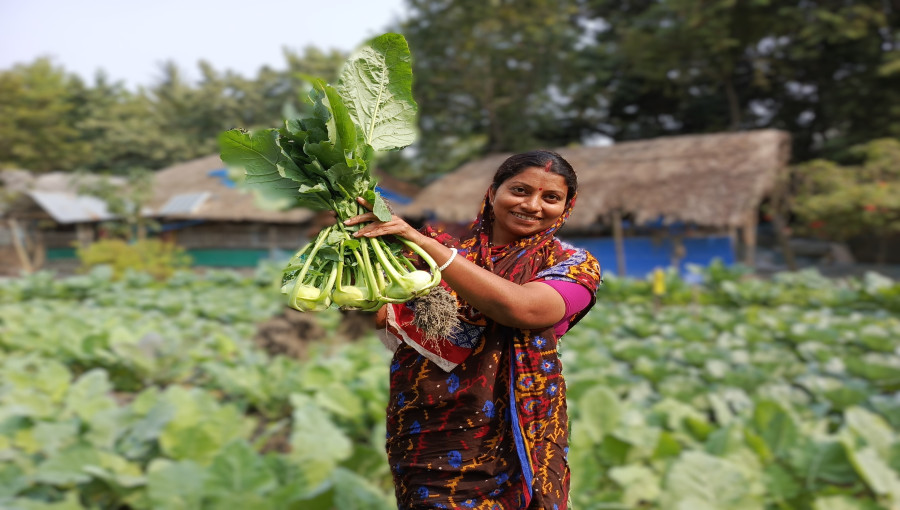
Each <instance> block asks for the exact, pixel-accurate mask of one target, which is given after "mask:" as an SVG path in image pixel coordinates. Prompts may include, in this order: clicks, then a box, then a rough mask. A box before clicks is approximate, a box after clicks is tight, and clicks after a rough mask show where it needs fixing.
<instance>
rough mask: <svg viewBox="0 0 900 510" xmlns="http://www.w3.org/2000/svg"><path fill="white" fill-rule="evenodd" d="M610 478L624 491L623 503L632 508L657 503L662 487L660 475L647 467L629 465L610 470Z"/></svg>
mask: <svg viewBox="0 0 900 510" xmlns="http://www.w3.org/2000/svg"><path fill="white" fill-rule="evenodd" d="M609 477H610V478H612V479H613V481H614V482H616V483H617V484H619V486H620V487H622V490H623V491H624V492H623V494H622V503H625V504H626V505H628V506H629V507H631V508H637V507H640V506H645V505H646V504H647V503H655V502H656V500H657V499H658V498H659V493H660V486H661V485H662V483H661V480H660V477H659V475H657V474H656V473H654V472H653V471H652V470H650V469H649V468H647V467H646V466H642V465H639V464H628V465H625V466H621V467H614V468H612V469H610V470H609Z"/></svg>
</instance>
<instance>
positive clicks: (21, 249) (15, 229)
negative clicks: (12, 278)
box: [7, 218, 34, 274]
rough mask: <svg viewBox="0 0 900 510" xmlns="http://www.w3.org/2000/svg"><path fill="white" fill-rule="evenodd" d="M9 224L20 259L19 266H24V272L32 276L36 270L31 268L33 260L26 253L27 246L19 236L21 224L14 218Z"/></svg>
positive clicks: (8, 221)
mask: <svg viewBox="0 0 900 510" xmlns="http://www.w3.org/2000/svg"><path fill="white" fill-rule="evenodd" d="M7 223H8V224H9V230H10V233H11V235H12V242H13V247H14V248H15V250H16V256H18V257H19V264H20V265H21V266H22V270H23V271H25V273H27V274H31V273H32V272H34V268H33V267H32V266H31V260H29V258H28V253H27V252H26V251H25V246H24V245H23V244H22V238H21V237H20V236H19V234H20V231H19V222H17V221H16V220H15V219H14V218H10V219H9V220H7Z"/></svg>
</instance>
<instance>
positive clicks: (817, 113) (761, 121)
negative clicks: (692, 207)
mask: <svg viewBox="0 0 900 510" xmlns="http://www.w3.org/2000/svg"><path fill="white" fill-rule="evenodd" d="M583 13H584V14H583V16H584V17H585V19H587V20H589V21H592V22H593V23H594V24H595V25H599V26H600V27H601V28H600V29H599V30H597V31H596V34H595V36H594V44H591V45H587V46H585V48H584V49H583V53H584V54H585V56H584V58H585V59H586V60H592V59H593V60H596V61H597V62H600V63H601V64H602V65H604V69H605V74H606V75H607V76H608V77H609V81H608V82H607V83H605V88H604V89H603V91H602V93H600V94H598V93H597V91H596V90H593V91H592V90H590V88H585V89H583V90H582V91H581V95H580V97H579V98H577V99H576V102H578V103H579V104H582V107H584V108H606V110H607V111H608V115H609V118H608V120H607V121H606V123H605V124H604V127H603V128H604V129H605V130H606V131H605V133H606V134H608V135H610V136H613V137H615V138H616V139H620V140H621V139H633V138H648V137H653V136H659V135H663V134H684V133H702V132H714V131H722V130H726V129H732V130H734V129H754V128H761V127H776V128H780V129H785V130H787V131H790V132H791V133H792V134H793V135H794V141H795V146H794V154H795V156H796V159H797V160H799V161H803V160H807V159H810V158H811V157H815V156H817V155H836V154H837V153H839V152H840V151H841V150H843V149H845V148H847V147H849V146H852V145H854V144H858V143H860V142H863V141H866V140H871V139H873V138H878V137H883V136H896V132H897V130H898V129H900V107H897V106H896V105H898V104H900V72H898V70H900V64H897V62H898V61H900V56H898V55H900V29H898V27H900V11H898V8H897V7H896V6H895V5H893V4H891V3H889V2H873V1H871V0H857V1H853V0H850V1H847V0H823V1H820V2H782V1H776V0H704V1H702V2H698V1H694V0H660V1H649V0H643V1H634V2H615V1H612V0H585V2H584V5H583ZM592 101H593V102H592ZM866 119H868V120H866Z"/></svg>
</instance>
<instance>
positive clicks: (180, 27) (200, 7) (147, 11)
mask: <svg viewBox="0 0 900 510" xmlns="http://www.w3.org/2000/svg"><path fill="white" fill-rule="evenodd" d="M405 12H406V9H405V4H404V0H326V1H321V0H320V1H316V2H314V1H312V0H262V1H260V0H253V1H251V0H244V1H237V0H180V1H178V0H152V1H139V2H131V1H128V0H0V70H6V69H10V68H12V67H13V66H14V65H15V64H19V63H31V62H33V61H34V60H35V59H36V58H38V57H41V56H48V57H51V58H52V59H53V62H54V63H55V64H56V65H59V66H62V67H63V69H65V70H66V71H68V72H72V73H77V74H79V75H81V76H82V77H84V78H85V79H86V80H88V82H89V83H93V79H94V75H95V73H96V72H97V71H98V70H101V69H102V70H104V71H106V73H107V75H108V76H109V77H110V78H111V79H113V80H115V81H124V82H125V83H126V84H127V85H128V86H129V88H134V87H136V86H139V85H149V84H152V83H154V82H155V81H156V79H158V78H159V77H160V74H161V73H160V65H161V63H163V62H165V61H167V60H173V61H175V62H176V63H177V64H178V65H179V67H180V68H181V69H182V70H183V71H184V72H185V73H186V76H187V77H188V78H191V79H196V78H198V77H199V72H198V71H197V62H199V61H200V60H201V59H205V60H207V61H209V62H210V63H211V64H212V66H213V68H214V69H216V70H218V71H225V70H233V71H236V72H238V73H240V74H242V75H244V76H247V77H253V76H255V75H256V72H257V71H258V70H259V68H260V67H262V66H263V65H269V66H270V67H272V68H275V69H284V68H285V60H284V57H283V53H282V49H283V48H285V47H287V48H291V49H294V50H296V51H297V52H298V53H302V50H303V48H305V47H306V46H308V45H315V46H318V47H319V48H322V49H329V48H338V49H343V50H352V49H354V48H356V47H357V46H358V45H359V44H361V43H362V42H363V41H365V40H366V39H368V38H369V37H372V36H376V35H379V34H381V33H383V32H385V31H386V29H387V28H388V26H389V25H390V24H391V23H392V22H393V21H397V20H400V19H403V18H405Z"/></svg>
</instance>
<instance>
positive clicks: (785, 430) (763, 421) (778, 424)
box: [753, 400, 799, 456]
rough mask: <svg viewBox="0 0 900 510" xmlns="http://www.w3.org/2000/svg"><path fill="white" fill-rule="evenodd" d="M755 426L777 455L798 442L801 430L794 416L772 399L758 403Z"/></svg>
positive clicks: (782, 453)
mask: <svg viewBox="0 0 900 510" xmlns="http://www.w3.org/2000/svg"><path fill="white" fill-rule="evenodd" d="M753 423H754V426H755V428H756V430H757V432H758V433H759V435H761V436H762V438H763V439H764V440H765V441H766V444H768V445H769V448H770V449H771V451H772V453H773V454H774V455H775V456H782V455H784V454H786V453H787V451H788V450H789V449H790V448H791V447H793V445H794V444H795V443H796V442H797V438H798V436H799V431H798V429H797V424H796V423H795V422H794V419H793V417H792V416H791V415H790V414H788V412H787V411H786V410H785V409H784V408H783V407H781V405H780V404H778V403H776V402H773V401H771V400H763V401H760V402H757V403H756V407H755V408H754V410H753Z"/></svg>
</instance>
